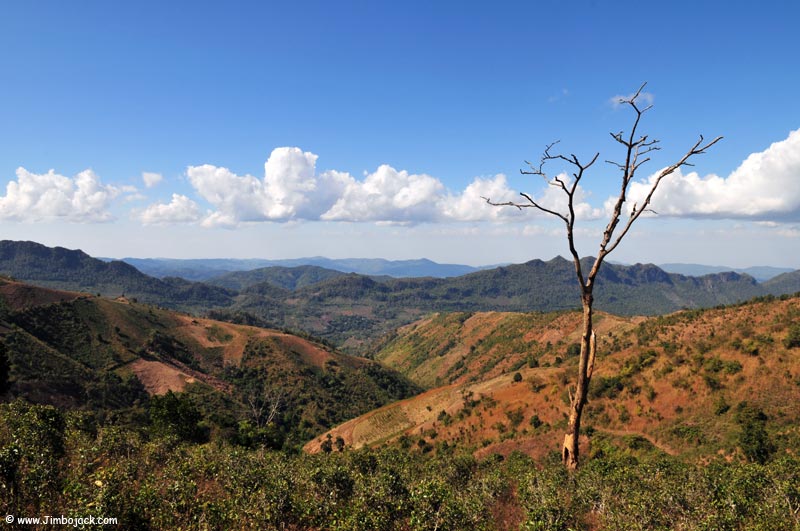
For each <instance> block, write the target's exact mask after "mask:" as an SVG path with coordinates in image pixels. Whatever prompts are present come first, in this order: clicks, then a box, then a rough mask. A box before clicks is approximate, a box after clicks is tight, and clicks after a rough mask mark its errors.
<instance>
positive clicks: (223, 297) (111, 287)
mask: <svg viewBox="0 0 800 531" xmlns="http://www.w3.org/2000/svg"><path fill="white" fill-rule="evenodd" d="M0 274H3V275H8V276H11V277H13V278H16V279H19V280H23V281H26V282H31V283H34V284H37V285H40V286H45V287H53V288H59V289H67V290H74V291H86V292H90V293H100V294H102V295H105V296H111V297H117V296H119V295H122V294H125V295H127V296H128V297H129V298H131V297H135V298H137V299H140V300H141V301H143V302H149V303H153V304H160V305H162V306H167V307H170V308H180V309H194V310H198V309H206V308H211V307H216V306H227V305H229V304H231V302H232V300H233V296H234V293H233V292H230V291H229V290H226V289H223V288H220V287H217V286H209V285H206V284H198V283H194V282H188V281H186V280H183V279H180V278H165V279H161V280H159V279H156V278H153V277H150V276H148V275H145V274H144V273H142V272H140V271H139V270H137V269H136V268H135V267H133V266H131V265H128V264H126V263H124V262H119V261H113V262H104V261H102V260H98V259H96V258H92V257H91V256H89V255H88V254H86V253H84V252H83V251H80V250H70V249H64V248H63V247H46V246H44V245H41V244H38V243H35V242H16V241H8V240H4V241H0Z"/></svg>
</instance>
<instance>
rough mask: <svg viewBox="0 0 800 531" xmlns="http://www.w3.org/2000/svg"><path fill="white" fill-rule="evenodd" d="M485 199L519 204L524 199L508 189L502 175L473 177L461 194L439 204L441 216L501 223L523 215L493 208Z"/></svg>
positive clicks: (516, 210)
mask: <svg viewBox="0 0 800 531" xmlns="http://www.w3.org/2000/svg"><path fill="white" fill-rule="evenodd" d="M484 197H488V198H489V199H491V200H492V201H493V202H494V203H506V202H509V201H512V202H519V201H520V200H523V199H524V198H523V197H521V196H520V195H519V192H517V191H515V190H512V189H511V188H510V187H509V186H508V180H507V179H506V176H505V175H503V174H498V175H495V176H494V177H491V178H482V177H476V178H475V179H474V180H473V181H472V182H471V183H470V184H469V186H467V187H466V188H465V189H464V191H463V192H462V193H460V194H457V195H451V196H449V197H448V198H446V199H445V200H443V201H442V202H441V205H442V215H443V217H444V218H446V219H452V220H457V221H483V220H492V221H500V220H504V219H509V218H511V217H518V216H520V215H522V212H521V211H520V210H519V209H516V208H513V207H495V206H492V205H490V204H488V203H487V202H486V200H485V199H483V198H484Z"/></svg>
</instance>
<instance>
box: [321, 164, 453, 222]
mask: <svg viewBox="0 0 800 531" xmlns="http://www.w3.org/2000/svg"><path fill="white" fill-rule="evenodd" d="M342 182H344V183H346V184H345V186H344V190H343V192H342V195H341V197H339V199H338V200H337V201H336V202H335V203H334V204H333V205H332V206H331V208H330V209H329V210H328V211H327V212H325V213H324V214H322V216H321V218H322V219H324V220H329V221H393V222H422V221H434V220H436V219H437V218H438V217H439V202H440V200H441V197H442V194H443V192H444V185H443V184H442V183H441V182H440V181H439V180H438V179H435V178H433V177H431V176H430V175H425V174H421V175H417V174H410V173H408V172H407V171H398V170H395V169H394V168H392V167H391V166H389V165H386V164H384V165H382V166H380V167H379V168H378V169H377V170H376V171H375V172H374V173H371V174H369V175H367V176H366V178H365V179H364V180H363V181H356V180H355V179H353V178H352V177H350V176H349V175H348V176H347V177H346V178H345V179H344V180H343V181H342Z"/></svg>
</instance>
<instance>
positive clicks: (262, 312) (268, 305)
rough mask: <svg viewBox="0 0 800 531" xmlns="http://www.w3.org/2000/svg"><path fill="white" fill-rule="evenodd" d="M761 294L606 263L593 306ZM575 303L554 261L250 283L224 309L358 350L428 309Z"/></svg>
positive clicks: (755, 288) (735, 277) (661, 305)
mask: <svg viewBox="0 0 800 531" xmlns="http://www.w3.org/2000/svg"><path fill="white" fill-rule="evenodd" d="M587 260H588V259H587ZM765 293H766V291H765V290H764V289H763V288H762V287H761V286H759V285H758V284H757V283H756V282H755V280H754V279H753V278H752V277H749V276H746V275H739V274H737V273H720V274H716V275H707V276H704V277H699V278H695V277H685V276H683V275H676V274H668V273H666V272H664V271H663V270H661V269H659V268H657V267H656V266H653V265H642V264H637V265H634V266H618V265H613V264H606V265H605V266H604V267H603V269H601V271H600V274H599V276H598V281H597V288H596V290H595V294H596V295H595V301H596V307H597V308H599V309H602V310H605V311H608V312H611V313H615V314H619V315H653V314H658V313H668V312H672V311H676V310H679V309H681V308H696V307H705V306H716V305H719V304H729V303H733V302H738V301H741V300H746V299H749V298H752V297H754V296H758V295H763V294H765ZM578 305H579V298H578V288H577V282H576V280H575V275H574V270H573V266H572V264H571V262H568V261H567V260H564V259H563V258H560V257H559V258H554V259H553V260H550V261H548V262H543V261H541V260H533V261H531V262H527V263H525V264H519V265H511V266H507V267H500V268H497V269H491V270H486V271H480V272H477V273H471V274H469V275H464V276H461V277H456V278H448V279H435V278H411V279H388V280H386V281H381V282H377V281H376V280H374V279H371V278H369V277H364V276H360V275H353V274H351V275H343V276H336V277H333V278H330V279H328V280H325V281H322V282H319V283H316V284H313V285H310V286H307V287H305V288H302V289H298V290H295V291H294V292H291V293H288V292H278V291H276V290H275V289H273V287H267V286H265V285H264V284H257V285H254V286H251V287H249V288H247V289H244V290H243V291H242V292H241V293H240V295H239V296H238V297H237V299H236V302H235V303H234V305H233V306H232V308H234V309H236V310H240V311H245V312H250V313H253V314H255V315H258V316H260V317H262V318H264V319H266V320H267V321H269V322H273V323H276V324H279V325H280V326H286V327H289V328H298V329H305V330H309V331H311V332H312V333H314V334H316V335H319V336H321V337H325V338H327V339H330V340H331V341H334V342H336V343H337V344H340V345H343V346H345V347H349V348H353V349H363V346H364V345H365V344H367V343H369V342H370V341H371V340H373V339H374V338H376V337H377V336H379V335H380V334H382V333H386V332H389V331H390V330H393V329H394V328H397V327H398V326H402V325H404V324H406V323H409V322H412V321H413V320H415V319H417V318H420V317H422V316H423V315H425V314H428V313H430V312H453V311H456V312H473V311H515V312H528V311H553V310H562V309H571V308H576V307H577V306H578ZM362 351H363V350H362Z"/></svg>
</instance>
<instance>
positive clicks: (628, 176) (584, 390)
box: [484, 85, 722, 469]
mask: <svg viewBox="0 0 800 531" xmlns="http://www.w3.org/2000/svg"><path fill="white" fill-rule="evenodd" d="M644 87H645V85H642V86H641V87H639V90H638V91H636V93H635V94H634V95H632V96H631V97H630V98H629V99H622V100H620V103H625V104H628V105H629V106H630V107H631V108H632V109H633V110H634V111H635V113H636V118H635V120H634V122H633V127H632V128H631V131H630V134H629V135H628V136H627V137H625V136H623V133H621V132H620V133H612V134H611V136H612V137H613V138H614V140H616V141H617V142H618V143H619V144H621V145H622V146H624V148H625V159H624V162H619V163H618V162H611V161H607V162H609V163H610V164H611V165H613V166H615V167H616V168H618V169H619V170H620V171H621V173H622V178H621V187H620V192H619V196H618V197H617V198H616V201H615V204H614V209H613V212H612V213H611V217H610V219H609V221H608V225H607V226H606V228H605V231H603V238H602V240H601V242H600V249H599V251H598V253H597V258H595V261H594V263H593V264H592V268H591V270H590V271H589V272H588V274H586V275H585V276H584V273H583V271H582V267H581V260H580V255H579V254H578V251H577V249H576V248H575V237H574V228H575V220H576V216H575V194H576V191H577V190H578V184H579V183H580V181H581V179H582V178H583V175H584V173H585V171H586V170H587V169H588V168H589V167H591V166H592V165H593V164H594V163H595V162H596V161H597V158H598V157H599V155H600V154H599V153H596V154H595V155H594V157H592V159H591V161H590V162H589V163H588V164H582V163H581V162H580V160H579V159H578V157H577V156H575V155H569V156H566V155H561V154H553V153H551V149H552V148H553V146H554V145H556V144H557V142H554V143H553V144H550V145H549V146H547V147H546V148H545V150H544V155H542V158H541V160H540V162H539V165H538V166H534V165H533V164H531V163H529V162H528V166H529V167H530V168H531V169H530V171H525V170H521V173H523V174H526V175H539V176H541V177H542V178H544V180H545V181H546V182H547V184H548V185H550V186H555V187H556V188H559V189H561V191H562V192H564V194H565V195H566V198H567V212H559V211H557V210H553V209H551V208H547V207H545V206H543V205H542V204H541V203H539V202H537V201H536V199H534V197H533V196H531V195H529V194H526V193H521V194H520V195H521V196H522V197H524V198H525V200H526V202H525V203H516V202H513V201H510V202H506V203H494V202H492V200H491V199H490V198H487V197H484V199H485V200H486V202H487V203H489V204H490V205H493V206H514V207H517V208H519V209H522V208H536V209H537V210H541V211H542V212H545V213H546V214H550V215H553V216H555V217H557V218H559V219H561V220H562V221H564V223H565V225H566V230H567V243H568V244H569V251H570V254H571V255H572V260H573V263H574V264H575V274H576V276H577V279H578V285H579V286H580V294H581V305H582V307H583V329H582V334H581V353H580V360H579V361H578V376H577V379H576V381H575V390H574V392H573V391H572V390H570V391H569V395H570V406H569V417H568V424H567V433H566V434H565V435H564V445H563V446H562V449H561V460H562V462H563V463H564V466H566V467H567V468H569V469H576V468H577V467H578V463H579V461H578V458H579V456H580V451H579V446H578V443H579V436H580V429H581V415H582V414H583V407H584V406H585V405H586V397H587V395H588V392H589V383H590V382H591V380H592V372H593V371H594V362H595V356H596V353H597V340H596V336H595V332H594V329H593V328H592V312H593V305H594V287H595V278H596V277H597V273H598V271H600V266H602V265H603V261H604V260H605V258H606V256H608V255H609V254H610V253H611V252H612V251H613V250H614V249H616V248H617V245H619V243H620V241H622V239H623V238H624V237H625V235H626V234H627V233H628V231H629V230H630V228H631V225H633V223H634V222H635V221H636V220H637V219H639V217H640V216H641V215H642V213H643V212H645V211H646V210H648V206H649V205H650V200H651V199H652V197H653V194H654V193H655V191H656V188H658V185H659V183H660V182H661V179H663V178H664V177H666V176H668V175H670V174H671V173H673V172H674V171H675V170H677V169H678V168H680V167H681V166H685V165H687V164H688V161H689V159H690V158H691V157H693V156H694V155H699V154H702V153H705V151H706V150H707V149H708V148H709V147H711V146H713V145H714V144H716V143H717V142H718V141H719V140H720V139H721V138H722V137H717V138H715V139H714V140H712V141H711V142H707V143H704V139H703V136H702V135H701V136H700V139H699V140H698V141H697V142H696V143H695V144H694V145H693V146H692V147H691V149H689V151H687V152H686V153H685V154H684V155H683V157H681V159H680V160H678V162H676V163H674V164H672V165H671V166H668V167H666V168H664V169H662V170H661V171H659V172H658V173H657V174H656V175H654V176H653V177H652V178H651V180H650V190H649V192H648V194H647V196H645V198H644V200H642V203H641V205H638V204H636V203H634V204H633V206H632V208H631V209H630V212H629V213H628V214H627V220H626V221H625V223H623V225H622V229H621V230H620V231H619V232H618V233H617V232H616V230H617V225H618V224H619V222H620V221H621V220H622V218H623V217H624V216H623V211H622V208H623V205H624V204H625V201H626V199H627V193H628V188H629V186H630V183H631V182H632V181H633V178H634V176H635V175H636V171H637V170H638V169H639V167H640V166H641V165H642V164H644V163H645V162H647V161H649V160H650V158H649V157H647V156H646V155H647V154H648V153H650V152H651V151H656V150H658V149H660V148H659V147H658V140H651V139H650V138H649V137H648V136H647V135H642V136H637V135H638V133H637V129H638V127H639V121H640V120H641V118H642V115H643V114H644V113H645V112H647V111H648V110H650V108H651V107H652V106H648V107H645V108H643V109H640V108H639V105H638V103H637V101H636V100H637V98H638V97H639V96H640V95H641V94H642V90H643V89H644ZM553 161H556V162H559V161H560V162H562V163H566V164H568V165H570V166H572V168H573V170H574V171H573V173H572V178H571V179H570V178H568V177H566V176H565V175H564V174H561V175H557V176H556V177H553V178H550V177H548V176H547V174H546V173H545V171H544V166H545V164H547V163H548V162H553ZM651 212H652V211H651Z"/></svg>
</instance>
